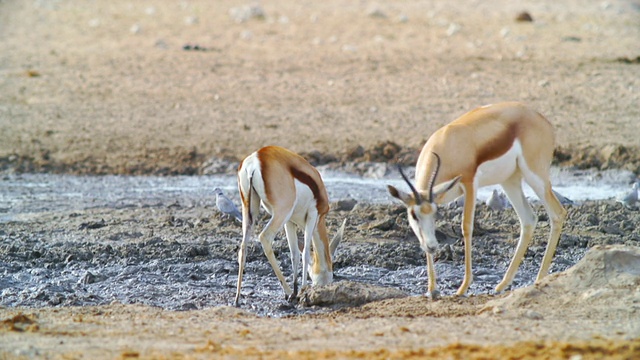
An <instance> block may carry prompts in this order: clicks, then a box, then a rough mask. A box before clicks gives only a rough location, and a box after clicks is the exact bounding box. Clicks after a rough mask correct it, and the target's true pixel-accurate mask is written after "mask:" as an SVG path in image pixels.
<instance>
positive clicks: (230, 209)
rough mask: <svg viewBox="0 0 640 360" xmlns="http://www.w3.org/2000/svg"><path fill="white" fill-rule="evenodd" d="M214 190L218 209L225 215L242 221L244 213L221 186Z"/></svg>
mask: <svg viewBox="0 0 640 360" xmlns="http://www.w3.org/2000/svg"><path fill="white" fill-rule="evenodd" d="M213 191H214V192H215V193H216V206H217V207H218V210H220V212H222V213H223V214H225V215H229V216H233V217H235V218H236V220H238V221H240V222H242V213H241V212H240V210H238V208H237V207H236V206H235V205H234V204H233V201H231V199H229V198H228V197H227V196H226V195H225V194H224V193H223V192H222V190H221V189H220V188H215V189H213Z"/></svg>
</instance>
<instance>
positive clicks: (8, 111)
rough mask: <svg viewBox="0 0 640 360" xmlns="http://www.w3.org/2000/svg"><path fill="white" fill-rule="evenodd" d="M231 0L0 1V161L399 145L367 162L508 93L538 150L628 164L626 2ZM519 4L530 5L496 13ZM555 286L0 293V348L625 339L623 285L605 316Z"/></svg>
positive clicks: (52, 164)
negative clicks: (312, 296) (179, 300)
mask: <svg viewBox="0 0 640 360" xmlns="http://www.w3.org/2000/svg"><path fill="white" fill-rule="evenodd" d="M245 5H248V3H245V2H242V1H215V2H212V1H204V0H203V1H165V2H159V3H151V2H138V1H121V0H117V1H95V2H87V1H79V0H76V1H73V0H69V1H65V0H57V1H56V0H51V1H46V0H37V1H7V0H3V1H2V0H0V167H1V168H2V169H4V170H6V171H14V170H15V171H54V172H76V173H92V174H99V173H133V174H149V173H156V174H171V173H180V174H193V173H198V172H200V171H201V168H202V164H203V162H204V161H205V160H206V159H209V158H210V157H227V158H231V159H238V158H241V157H243V156H245V155H247V154H248V153H250V152H252V151H253V150H255V149H257V148H258V147H260V146H262V145H266V144H279V145H283V146H286V147H289V148H291V149H293V150H295V151H298V152H301V153H304V154H308V155H309V156H310V157H312V158H314V159H315V160H316V161H318V162H324V161H329V160H331V159H334V160H335V159H337V160H344V159H351V160H354V159H358V158H365V159H366V158H367V157H372V156H373V155H370V154H375V153H376V151H377V150H376V149H378V148H379V144H381V143H384V142H387V141H391V142H394V143H397V144H399V145H400V146H401V148H402V149H404V153H403V152H402V151H401V152H392V153H391V154H386V155H385V154H383V156H382V158H381V159H378V160H390V161H404V162H410V161H411V159H415V152H416V151H417V149H419V147H420V145H421V144H422V143H423V142H424V141H425V140H426V139H427V138H428V136H429V134H430V133H431V132H432V131H433V130H435V129H436V128H437V127H439V126H441V125H443V124H445V123H447V122H448V121H450V120H452V119H453V118H455V117H456V116H458V115H460V114H462V113H464V112H465V111H467V110H469V109H471V108H473V107H475V106H478V105H482V104H486V103H492V102H498V101H503V100H519V101H523V102H526V103H529V104H531V105H532V106H533V107H535V108H536V109H538V110H539V111H541V112H542V113H543V114H545V115H546V116H547V117H548V118H549V119H550V120H551V121H552V122H553V123H554V124H555V126H556V128H557V142H558V145H559V146H560V148H561V150H562V151H560V152H559V156H558V157H557V159H556V160H557V161H558V162H559V163H561V164H567V165H569V164H575V165H579V166H597V167H600V168H607V167H621V168H627V169H629V170H632V171H635V172H636V174H637V173H640V151H639V147H638V138H637V137H638V129H639V126H638V121H639V119H640V107H638V104H639V103H640V91H639V89H640V68H639V66H638V63H639V59H640V58H639V55H640V26H639V24H640V10H639V5H638V3H637V2H634V1H606V2H586V3H585V2H584V1H577V0H568V1H548V0H545V1H535V2H534V1H531V2H528V1H520V2H510V1H491V2H481V1H473V0H465V1H457V2H449V1H410V2H409V1H386V2H380V3H379V4H376V3H374V2H367V1H339V0H329V1H322V2H312V1H287V0H277V1H269V2H265V3H264V4H263V6H262V7H261V8H262V9H263V10H264V14H265V16H264V17H249V18H248V19H246V20H244V21H242V19H240V18H239V17H238V16H241V15H243V14H245V15H246V13H243V7H244V6H245ZM234 8H235V9H236V10H235V11H230V10H231V9H234ZM523 10H526V11H528V12H529V13H530V14H531V16H532V17H533V22H517V21H515V18H516V15H517V14H518V13H519V12H520V11H523ZM232 14H233V15H234V16H232ZM357 145H361V146H362V147H363V149H364V150H365V152H364V155H362V154H360V153H358V152H354V151H353V149H354V148H356V146H357ZM403 154H404V155H406V156H405V157H404V158H399V156H400V155H403ZM407 154H408V155H407ZM636 286H637V284H636ZM628 290H631V289H628ZM636 292H637V290H636ZM581 294H582V295H584V293H581ZM582 295H579V296H578V298H580V296H582ZM618 295H619V294H618ZM555 296H558V294H557V293H552V294H551V296H548V297H541V299H546V300H545V301H546V302H544V303H542V304H537V306H536V307H533V309H530V311H531V312H527V309H528V307H527V306H526V304H517V305H513V309H515V310H513V311H509V310H507V311H505V312H502V311H501V310H499V309H498V310H489V311H486V312H484V313H482V314H480V315H476V312H477V311H478V310H480V309H481V308H482V307H483V306H484V304H485V303H486V302H487V301H489V300H493V297H477V298H476V297H470V298H465V299H456V298H445V299H442V300H441V301H438V302H431V301H429V300H428V299H424V298H409V299H404V300H396V301H391V302H382V303H376V304H373V305H370V306H365V307H362V308H356V309H354V310H352V311H345V312H339V313H334V314H331V315H329V316H317V317H309V316H302V317H295V318H284V319H270V318H257V317H255V316H253V315H251V314H248V313H245V312H242V311H238V310H235V309H230V308H224V307H223V308H215V309H208V310H200V311H185V312H168V311H162V310H159V309H155V308H145V307H137V306H122V305H118V304H114V305H111V306H106V307H98V308H91V307H87V308H43V309H0V320H2V321H3V326H1V327H0V329H1V330H0V334H1V335H2V336H1V338H2V343H3V344H5V345H6V347H5V348H6V349H9V350H6V352H4V353H2V354H0V356H2V357H7V358H21V357H22V358H34V357H45V356H48V357H50V358H92V359H93V358H114V357H122V358H129V357H134V358H136V357H138V358H208V357H224V356H226V357H228V358H240V357H248V356H253V357H256V358H257V357H264V358H283V357H291V358H322V357H327V358H349V357H362V358H376V357H377V358H411V357H423V356H428V355H430V356H435V357H443V358H445V357H446V358H451V357H453V358H473V357H501V358H508V357H513V358H526V357H537V358H545V357H548V358H559V357H563V358H569V357H571V356H573V355H579V356H581V357H580V358H601V357H611V358H615V357H618V358H633V357H634V356H635V357H637V356H638V353H639V352H640V340H639V339H640V334H639V330H638V328H637V324H638V323H640V320H639V319H638V317H639V315H638V311H639V310H638V308H637V306H638V305H637V304H638V302H637V295H635V296H636V298H635V299H636V300H635V301H636V302H635V303H632V304H631V305H632V306H631V308H629V309H627V311H626V312H624V311H605V312H600V311H593V308H590V307H589V303H588V302H585V301H579V302H577V304H578V305H577V306H574V307H572V306H568V305H567V304H566V303H563V304H562V306H561V307H558V306H557V303H556V302H555V301H554V300H555V299H556V297H555ZM590 296H591V295H590ZM588 298H590V297H589V296H588ZM596 298H597V296H596ZM605 298H606V299H608V300H610V301H613V300H614V299H615V298H610V297H605ZM625 299H627V298H626V297H625ZM574 300H575V299H574ZM576 301H577V300H576ZM569 305H571V302H570V301H569ZM555 308H558V309H563V310H565V311H566V314H564V313H562V312H558V311H555ZM605 308H606V307H605ZM492 309H495V308H492ZM601 309H603V308H601ZM569 310H571V311H569ZM20 314H22V315H20ZM621 324H622V326H621ZM634 324H635V325H636V326H635V327H634V326H633V325H634ZM3 346H4V345H3Z"/></svg>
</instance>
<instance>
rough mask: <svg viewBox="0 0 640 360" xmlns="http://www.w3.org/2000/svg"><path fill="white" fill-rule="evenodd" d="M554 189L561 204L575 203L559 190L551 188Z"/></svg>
mask: <svg viewBox="0 0 640 360" xmlns="http://www.w3.org/2000/svg"><path fill="white" fill-rule="evenodd" d="M551 191H553V194H554V195H555V196H556V198H557V199H558V201H560V204H562V205H573V200H571V199H569V198H567V197H565V196H562V195H561V194H560V193H559V192H557V191H555V190H551Z"/></svg>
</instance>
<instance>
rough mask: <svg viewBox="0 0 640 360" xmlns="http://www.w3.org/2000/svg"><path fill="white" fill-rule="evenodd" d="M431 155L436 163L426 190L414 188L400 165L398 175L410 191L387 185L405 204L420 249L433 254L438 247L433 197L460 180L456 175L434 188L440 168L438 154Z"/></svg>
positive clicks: (435, 209) (435, 206) (435, 205)
mask: <svg viewBox="0 0 640 360" xmlns="http://www.w3.org/2000/svg"><path fill="white" fill-rule="evenodd" d="M433 155H434V156H435V158H436V164H435V168H434V170H433V172H432V173H431V177H430V179H429V183H428V185H427V190H426V191H422V192H420V191H418V190H416V188H415V187H414V186H413V184H411V181H409V179H408V178H407V175H405V174H404V172H403V171H402V168H401V167H400V166H398V170H399V171H400V175H402V178H403V179H404V181H405V182H406V183H407V185H409V188H410V189H411V193H406V192H404V191H401V190H398V189H396V188H395V187H393V186H391V185H388V186H387V188H388V190H389V193H390V194H391V196H393V197H395V198H397V199H400V200H401V201H402V202H403V203H404V204H405V205H406V206H407V217H408V219H409V225H410V226H411V229H412V230H413V232H414V233H415V234H416V236H417V237H418V240H419V241H420V246H421V247H422V249H423V250H424V251H426V252H427V253H429V254H434V253H435V251H436V250H437V249H438V240H437V239H436V213H437V211H438V207H437V204H436V202H435V199H436V198H437V197H438V196H439V195H441V194H443V193H445V192H447V191H449V190H451V188H453V187H454V186H455V185H456V184H457V183H458V181H460V176H458V177H456V178H454V179H452V180H449V181H447V182H445V183H443V184H440V185H438V186H437V187H435V189H434V185H435V180H436V177H437V176H438V171H439V170H440V156H438V154H436V153H433Z"/></svg>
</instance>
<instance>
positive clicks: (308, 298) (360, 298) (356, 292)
mask: <svg viewBox="0 0 640 360" xmlns="http://www.w3.org/2000/svg"><path fill="white" fill-rule="evenodd" d="M406 296H408V295H407V294H406V293H405V292H403V291H401V290H398V289H395V288H386V287H381V286H376V285H371V284H363V283H358V282H353V281H340V282H336V283H333V284H330V285H327V286H320V287H308V288H306V289H305V290H303V292H302V294H301V296H300V303H301V304H302V305H304V306H331V307H345V306H360V305H362V304H366V303H369V302H372V301H379V300H384V299H395V298H401V297H406Z"/></svg>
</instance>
